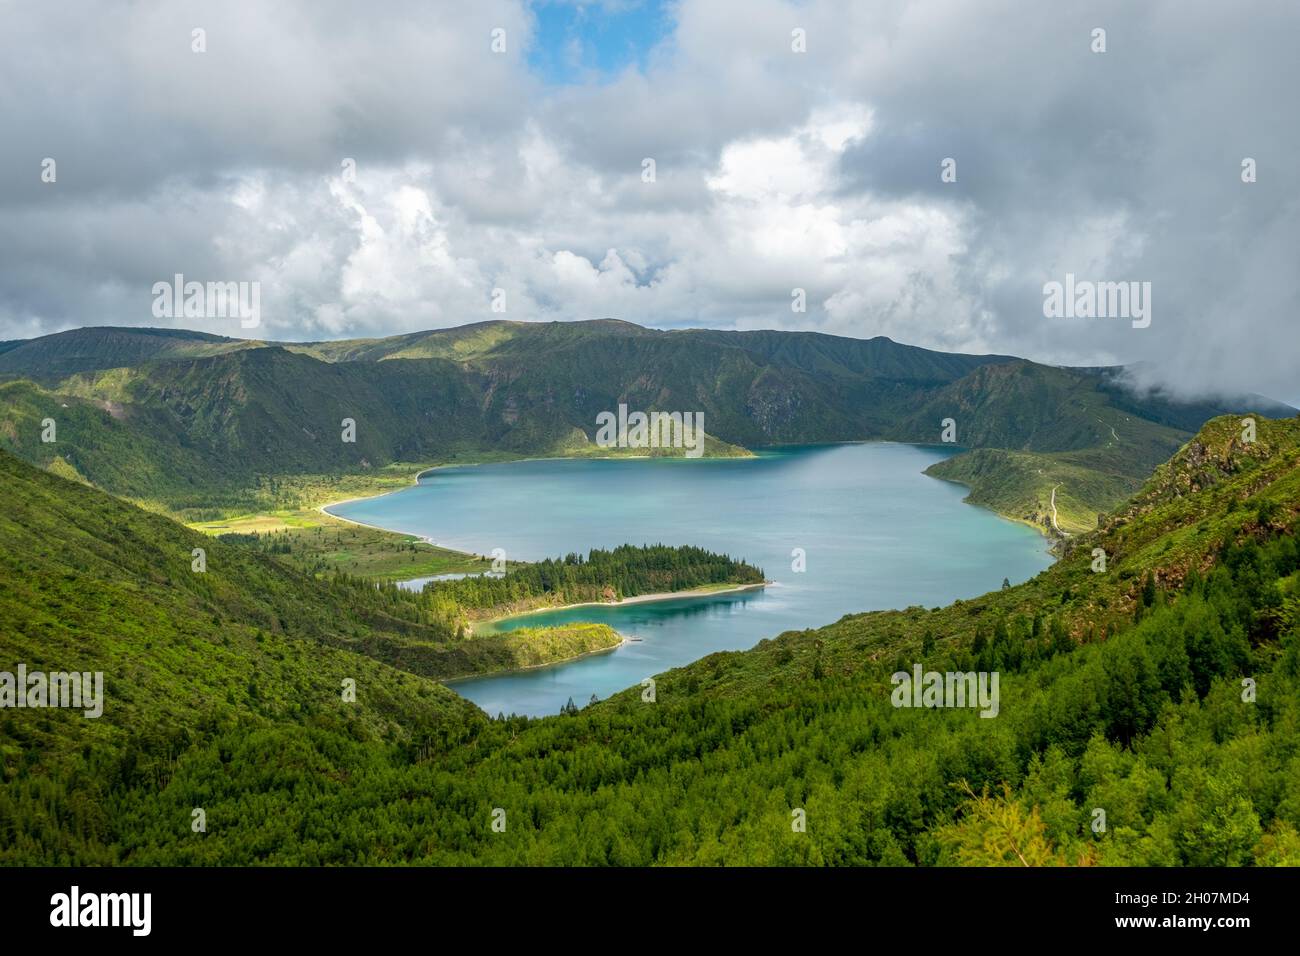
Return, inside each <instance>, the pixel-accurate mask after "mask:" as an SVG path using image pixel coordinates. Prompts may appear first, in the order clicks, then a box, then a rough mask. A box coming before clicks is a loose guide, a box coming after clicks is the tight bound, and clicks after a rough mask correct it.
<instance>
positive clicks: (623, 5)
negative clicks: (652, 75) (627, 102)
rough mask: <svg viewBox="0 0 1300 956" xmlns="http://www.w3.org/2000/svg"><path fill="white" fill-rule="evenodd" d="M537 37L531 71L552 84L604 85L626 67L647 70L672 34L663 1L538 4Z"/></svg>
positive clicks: (538, 0) (547, 0)
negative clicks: (654, 53) (651, 57)
mask: <svg viewBox="0 0 1300 956" xmlns="http://www.w3.org/2000/svg"><path fill="white" fill-rule="evenodd" d="M532 8H533V14H534V15H535V16H536V17H537V33H536V35H535V36H534V38H533V44H532V48H531V49H530V50H529V53H528V62H529V65H530V66H531V67H532V68H533V69H534V70H535V71H537V73H539V74H540V75H541V76H542V77H543V78H544V79H545V80H546V81H547V82H548V83H557V84H563V83H579V82H584V81H590V80H592V79H596V80H602V79H607V78H609V77H612V76H615V75H617V74H618V73H621V72H622V71H623V70H624V69H626V68H627V67H628V66H636V67H637V68H639V69H643V68H644V67H645V63H646V57H647V55H648V54H649V52H650V50H651V49H653V48H654V46H655V45H656V44H657V43H658V42H659V41H660V40H662V39H663V38H664V37H665V36H667V35H668V33H669V32H670V31H671V30H672V26H673V22H672V17H671V14H670V10H669V4H668V3H666V2H664V0H603V2H599V0H598V2H583V0H535V2H534V3H533V5H532Z"/></svg>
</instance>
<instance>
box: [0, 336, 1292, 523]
mask: <svg viewBox="0 0 1300 956" xmlns="http://www.w3.org/2000/svg"><path fill="white" fill-rule="evenodd" d="M123 362H126V363H128V364H126V365H122V364H121V363H123ZM4 377H7V378H8V380H7V381H3V378H4ZM1118 381H1119V380H1118V378H1117V376H1116V374H1115V371H1114V370H1104V369H1103V370H1094V369H1063V368H1056V367H1051V366H1043V365H1037V364H1035V363H1032V362H1028V361H1025V360H1022V359H1015V358H1011V357H1008V356H997V355H984V356H970V355H953V354H945V353H939V352H932V351H929V350H926V349H921V348H916V347H913V346H907V345H900V344H898V343H895V342H893V341H891V340H889V339H886V338H883V337H878V338H873V339H865V340H859V339H847V338H839V337H836V336H830V335H823V334H820V333H804V332H762V331H756V332H720V331H710V330H676V331H667V332H665V331H657V330H652V329H645V328H641V327H640V326H636V325H633V324H631V323H627V322H620V321H617V320H613V319H603V320H596V321H592V322H553V323H523V322H483V323H477V324H474V325H468V326H463V327H460V328H455V329H444V330H437V331H433V332H419V333H411V334H407V335H400V336H393V337H390V338H385V339H369V340H350V341H340V342H322V343H297V344H294V343H284V344H274V343H262V342H257V341H251V340H250V341H245V340H238V339H226V338H221V337H218V336H209V335H201V334H197V333H183V332H174V331H160V330H130V329H111V328H110V329H83V330H77V331H75V332H65V333H59V334H58V335H54V336H46V337H43V338H41V339H35V340H31V341H30V342H25V343H19V344H18V345H16V346H15V347H14V348H11V349H9V350H8V351H6V352H3V353H0V445H2V446H3V447H5V448H7V449H8V450H10V451H12V452H13V453H15V454H17V455H19V456H20V457H23V458H25V459H26V460H28V461H30V462H33V463H35V464H38V465H40V466H41V467H47V468H51V467H52V468H55V469H56V470H57V471H58V472H59V473H60V474H64V475H69V476H79V477H81V478H82V479H83V480H86V481H88V482H90V483H92V484H95V485H96V486H98V487H102V488H104V489H106V490H109V491H111V492H113V493H115V494H119V495H122V496H125V497H128V498H130V499H132V500H136V501H142V502H149V503H151V504H152V505H153V506H155V507H159V508H162V509H165V510H168V511H171V512H173V513H181V514H190V515H196V514H199V513H200V512H202V511H203V509H205V508H206V509H209V511H211V510H213V509H215V510H216V511H217V512H220V511H222V510H223V509H224V510H237V509H240V508H243V509H244V510H248V509H249V508H253V507H264V506H265V503H266V500H267V496H268V495H270V496H271V497H272V498H273V497H274V491H273V490H268V489H272V488H273V486H274V485H275V484H276V479H278V478H282V477H286V476H329V475H340V474H363V473H366V472H368V471H372V470H375V469H382V468H385V467H388V466H392V465H398V464H400V465H404V466H411V467H413V466H417V465H430V464H437V463H447V462H455V461H473V460H482V459H483V458H485V457H492V456H495V457H497V458H501V457H538V456H569V455H589V454H605V453H608V451H607V450H605V449H600V448H598V447H597V446H596V445H595V443H594V439H595V431H596V428H595V422H596V416H597V415H598V414H599V413H601V412H603V411H612V410H614V409H616V408H617V407H618V405H619V404H627V405H628V406H629V407H630V408H632V409H641V410H661V411H684V412H687V411H690V412H694V411H698V412H702V413H703V414H704V421H705V428H706V431H707V433H708V436H709V437H708V439H707V442H706V453H707V454H710V455H736V454H745V453H746V451H745V449H747V448H755V447H760V446H768V445H781V444H805V443H818V442H838V441H863V440H875V439H881V440H895V441H907V442H917V443H926V444H938V443H939V442H940V439H941V437H942V432H943V424H942V423H943V422H944V420H945V419H952V420H954V421H955V423H956V444H957V445H958V446H959V447H962V448H966V449H973V450H978V449H998V450H1000V451H1001V452H1005V453H1008V454H1006V455H1002V456H1000V457H999V456H989V455H985V456H983V457H982V458H980V459H978V460H969V459H968V458H967V457H966V456H958V457H957V458H955V459H952V460H951V461H949V462H945V463H943V464H942V465H941V466H937V467H936V469H934V470H933V472H932V473H934V474H936V475H937V476H939V477H945V478H950V479H953V480H959V481H964V482H966V483H968V484H970V485H971V486H972V495H971V498H972V500H973V501H974V502H976V503H982V504H986V505H989V506H990V507H994V508H995V509H997V510H998V511H1000V512H1002V513H1003V514H1007V515H1008V516H1011V517H1016V518H1019V519H1021V520H1025V521H1029V522H1031V523H1033V524H1036V525H1037V526H1039V527H1041V528H1044V529H1045V530H1051V529H1052V523H1051V518H1050V514H1049V511H1050V509H1049V507H1048V504H1049V502H1048V501H1047V500H1045V499H1044V489H1045V488H1046V489H1048V491H1049V492H1050V488H1051V487H1053V486H1055V485H1057V484H1060V485H1063V487H1062V488H1061V489H1060V490H1059V498H1060V501H1059V502H1058V509H1057V510H1058V516H1060V515H1063V516H1064V519H1063V520H1062V522H1061V527H1062V529H1063V530H1065V531H1067V532H1078V531H1081V530H1085V529H1086V528H1088V527H1091V526H1092V524H1091V523H1090V521H1092V520H1095V515H1096V514H1097V513H1099V512H1103V511H1106V510H1109V509H1110V508H1111V507H1113V506H1115V505H1116V504H1118V503H1119V502H1120V501H1121V500H1122V499H1123V498H1124V496H1125V495H1127V494H1129V493H1131V492H1132V491H1134V490H1136V488H1137V487H1138V486H1139V485H1140V484H1141V482H1142V480H1143V479H1144V478H1145V477H1146V476H1147V475H1148V474H1149V473H1150V470H1151V468H1153V467H1154V466H1155V464H1157V463H1158V462H1160V461H1163V460H1164V459H1165V458H1167V457H1168V456H1169V455H1170V454H1171V453H1172V452H1173V451H1174V450H1175V449H1176V448H1177V447H1178V446H1179V445H1180V444H1181V443H1182V442H1183V441H1185V440H1186V439H1187V438H1188V437H1189V436H1190V434H1191V430H1190V428H1189V427H1187V426H1189V425H1190V427H1191V428H1194V427H1197V426H1199V424H1200V423H1201V422H1202V421H1203V420H1205V418H1206V417H1208V416H1210V415H1213V414H1222V413H1224V412H1227V411H1245V410H1246V409H1245V408H1228V407H1222V406H1216V405H1215V404H1214V403H1207V402H1201V403H1197V404H1188V403H1179V402H1174V401H1171V400H1170V399H1168V398H1167V397H1165V396H1160V395H1151V396H1148V397H1145V398H1139V397H1137V396H1134V395H1132V394H1130V393H1127V392H1125V391H1124V390H1123V389H1122V388H1121V387H1120V385H1119V384H1118ZM1255 411H1256V412H1257V413H1263V414H1267V413H1270V412H1272V413H1274V414H1279V413H1281V414H1290V413H1291V412H1292V410H1290V409H1289V408H1286V407H1284V406H1277V405H1276V404H1270V403H1267V402H1265V401H1261V402H1260V403H1259V404H1258V405H1257V406H1256V407H1255ZM47 418H52V419H54V421H55V422H56V423H57V424H58V426H59V427H58V440H57V441H56V442H54V443H45V442H43V441H41V433H42V426H41V423H42V422H43V421H44V420H45V419H47ZM344 419H351V420H352V421H354V422H355V423H356V440H355V443H347V442H344V441H342V440H341V438H342V428H343V424H342V423H343V421H344ZM1010 453H1015V454H1014V455H1013V454H1010ZM1024 455H1032V456H1043V457H1042V458H1038V459H1026V458H1025V457H1023V456H1024ZM1040 470H1041V472H1042V475H1043V477H1044V479H1045V480H1044V481H1034V482H1031V483H1029V484H1026V483H1025V482H1024V481H1023V477H1024V475H1025V474H1027V473H1028V474H1033V473H1034V472H1037V471H1040ZM1046 479H1051V480H1050V482H1049V481H1047V480H1046ZM1061 504H1064V505H1065V507H1064V509H1062V508H1061V507H1060V505H1061Z"/></svg>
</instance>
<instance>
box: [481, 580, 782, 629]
mask: <svg viewBox="0 0 1300 956" xmlns="http://www.w3.org/2000/svg"><path fill="white" fill-rule="evenodd" d="M771 583H772V582H771V581H759V582H756V583H754V584H736V585H731V586H728V587H725V588H715V589H708V588H695V589H693V590H687V591H661V592H659V593H658V594H638V595H637V596H636V597H629V598H623V599H621V600H618V601H582V602H580V603H578V604H551V605H548V606H546V607H535V608H531V609H529V610H527V611H516V612H515V613H513V614H502V615H501V616H500V617H490V618H483V619H482V620H480V621H477V622H473V623H478V624H495V623H496V622H497V621H508V620H510V619H511V618H514V617H526V616H528V615H529V614H545V613H548V612H550V611H568V610H571V609H573V608H577V607H623V606H625V605H628V604H649V603H651V602H653V601H672V600H675V599H677V598H697V597H713V596H714V595H715V594H736V593H738V592H740V591H755V590H759V589H760V588H765V587H767V586H768V585H769V584H771ZM472 627H473V624H471V629H472Z"/></svg>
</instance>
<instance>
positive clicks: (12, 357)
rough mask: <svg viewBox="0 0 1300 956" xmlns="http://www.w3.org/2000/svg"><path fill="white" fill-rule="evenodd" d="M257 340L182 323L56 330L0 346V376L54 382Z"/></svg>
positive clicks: (248, 344) (243, 345)
mask: <svg viewBox="0 0 1300 956" xmlns="http://www.w3.org/2000/svg"><path fill="white" fill-rule="evenodd" d="M260 344H261V343H259V342H252V341H247V340H244V339H232V338H227V337H226V336H224V335H209V334H208V333H206V332H191V331H188V330H183V329H134V328H112V327H107V326H106V327H95V328H87V329H73V330H71V331H68V332H56V333H54V334H52V335H45V336H41V337H40V338H37V339H30V340H27V341H20V342H10V343H5V345H7V346H9V347H8V348H0V378H4V377H19V378H32V379H36V380H37V381H40V382H45V383H53V382H57V381H59V380H61V379H64V378H66V377H68V376H69V375H74V374H76V373H78V372H89V371H95V370H98V369H110V368H126V367H128V366H133V365H140V364H143V363H145V362H152V361H155V360H158V359H165V358H177V357H181V356H199V355H218V354H221V353H222V352H232V351H236V350H239V349H246V348H255V347H256V346H258V345H260Z"/></svg>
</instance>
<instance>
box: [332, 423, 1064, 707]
mask: <svg viewBox="0 0 1300 956" xmlns="http://www.w3.org/2000/svg"><path fill="white" fill-rule="evenodd" d="M947 454H950V452H949V450H948V449H937V448H922V447H917V446H913V445H893V444H883V443H873V444H862V445H832V446H815V447H799V448H782V449H779V450H773V451H765V452H762V453H760V454H759V455H758V457H756V458H747V459H696V460H688V459H641V460H622V461H611V460H598V461H592V460H583V459H570V460H549V461H522V462H511V463H508V464H498V465H477V466H467V467H456V468H440V469H436V470H434V471H430V472H428V473H426V474H425V475H424V476H423V478H421V480H420V482H419V484H417V485H414V486H412V487H411V488H408V489H405V490H403V491H399V492H396V493H394V494H391V495H386V496H384V497H381V498H371V499H368V500H365V501H356V502H352V503H350V504H346V505H339V506H336V507H334V508H332V509H330V510H331V511H332V512H333V513H334V514H337V515H338V516H339V517H342V518H348V519H350V520H352V521H360V522H363V523H366V524H373V525H378V526H380V527H384V528H391V529H393V530H395V531H404V532H407V533H410V534H418V535H426V536H428V537H429V538H430V539H431V540H432V541H434V542H435V543H437V544H440V545H443V546H445V547H449V548H457V549H461V550H465V551H473V552H476V553H478V554H490V553H491V552H492V550H493V549H494V548H502V549H504V550H505V552H506V555H507V557H508V558H509V559H511V560H516V559H518V560H524V561H532V560H537V559H539V558H544V557H551V556H559V555H564V554H567V553H569V552H573V551H581V552H584V553H585V552H586V551H588V550H589V549H591V548H594V547H612V546H614V545H618V544H624V543H630V544H655V543H663V544H670V545H679V544H694V545H699V546H700V547H703V548H708V549H709V550H711V551H719V552H723V553H726V554H730V555H732V556H734V557H737V558H743V559H745V560H747V561H749V562H751V563H753V564H757V565H758V566H759V567H761V568H763V570H764V572H765V573H766V575H767V577H768V578H769V579H770V580H771V581H773V582H774V583H773V584H772V585H770V586H769V587H767V588H766V589H765V590H763V591H754V592H747V593H738V594H730V595H719V596H716V597H705V598H688V599H682V600H672V601H663V602H654V603H645V604H632V605H624V606H621V607H581V608H573V609H570V610H566V611H543V612H539V613H536V614H529V615H524V616H521V617H517V618H511V619H510V620H508V621H504V622H501V624H500V625H498V626H499V627H503V628H510V627H520V626H524V625H539V624H554V623H558V622H564V621H600V622H603V623H607V624H610V625H611V626H613V627H614V628H615V629H616V630H617V631H619V633H621V634H623V635H624V636H625V637H627V638H629V639H635V638H639V639H640V640H629V641H628V642H627V643H625V644H624V645H623V646H622V647H620V648H618V649H616V650H613V651H609V652H606V653H602V654H595V655H592V656H590V657H585V658H582V659H579V660H576V661H570V662H568V663H564V664H557V665H554V666H551V667H545V668H539V669H536V670H531V671H524V672H520V673H512V674H502V675H498V676H494V677H483V678H474V679H471V680H464V681H457V682H455V683H453V684H452V685H451V686H452V687H454V688H455V689H456V690H457V691H458V692H459V693H461V694H463V695H464V696H465V697H468V698H469V699H470V700H472V701H474V703H476V704H478V705H479V706H480V707H482V708H483V709H484V710H486V711H487V712H488V713H489V714H492V715H494V716H495V715H496V714H497V713H499V712H500V713H506V714H509V713H516V714H529V715H533V716H537V715H544V714H554V713H557V712H558V711H559V710H560V708H561V707H562V706H564V704H565V703H566V702H567V701H568V700H569V698H570V697H572V698H573V700H574V702H575V703H577V704H578V705H579V706H581V705H584V704H586V703H587V701H588V700H590V698H591V696H592V694H595V695H597V696H598V697H602V698H603V697H605V696H607V695H609V694H610V693H612V692H614V691H618V690H622V689H623V688H625V687H630V686H632V685H634V684H639V683H640V682H641V681H642V680H643V679H644V678H646V677H650V676H652V675H654V674H657V673H660V672H661V671H665V670H668V669H669V668H673V667H679V666H681V665H682V664H687V663H689V662H691V661H693V660H697V659H699V658H701V657H703V656H705V655H706V654H711V653H713V652H714V651H722V650H740V649H744V648H748V647H752V646H753V645H754V644H756V643H757V642H758V641H760V640H762V639H763V638H765V637H774V636H776V635H777V634H780V633H781V632H782V631H788V630H796V629H799V630H801V629H803V628H807V627H816V626H818V625H822V624H828V623H830V622H832V621H836V620H838V619H839V618H840V617H841V616H843V615H845V614H849V613H852V612H856V611H869V610H878V609H881V608H902V607H908V606H910V605H914V604H920V605H925V606H927V607H933V606H936V605H941V604H947V603H949V602H950V601H952V600H954V599H956V598H969V597H974V596H975V595H977V594H983V593H984V592H985V591H989V590H992V589H994V588H998V587H1001V586H1002V580H1003V578H1009V579H1010V580H1011V582H1012V583H1013V584H1014V583H1017V582H1020V581H1024V580H1026V579H1028V578H1030V577H1032V576H1033V575H1035V574H1037V573H1038V572H1039V571H1041V570H1042V569H1043V568H1045V567H1047V566H1048V565H1049V564H1050V563H1051V557H1050V555H1049V554H1048V553H1047V544H1046V541H1045V540H1044V539H1043V538H1042V537H1041V536H1040V535H1039V534H1038V533H1037V532H1035V531H1034V530H1033V529H1032V528H1029V527H1026V526H1024V525H1019V524H1015V523H1013V522H1010V521H1006V520H1004V519H1002V518H999V517H997V516H996V515H994V514H993V513H992V512H989V511H985V510H984V509H982V508H976V507H973V506H971V505H967V504H963V503H962V498H963V496H964V495H965V491H964V489H962V488H961V487H960V486H957V485H953V484H949V483H947V482H943V481H938V480H936V479H934V478H928V477H926V476H925V475H923V474H921V472H922V470H923V469H925V468H926V467H927V466H929V465H930V464H931V463H933V462H936V461H939V460H940V459H942V458H943V457H945V456H946V455H947ZM795 549H802V551H803V554H804V555H805V560H806V570H805V571H803V572H795V571H794V570H793V569H792V565H793V563H794V560H795V558H794V556H793V552H794V551H795ZM480 629H482V625H480Z"/></svg>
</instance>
